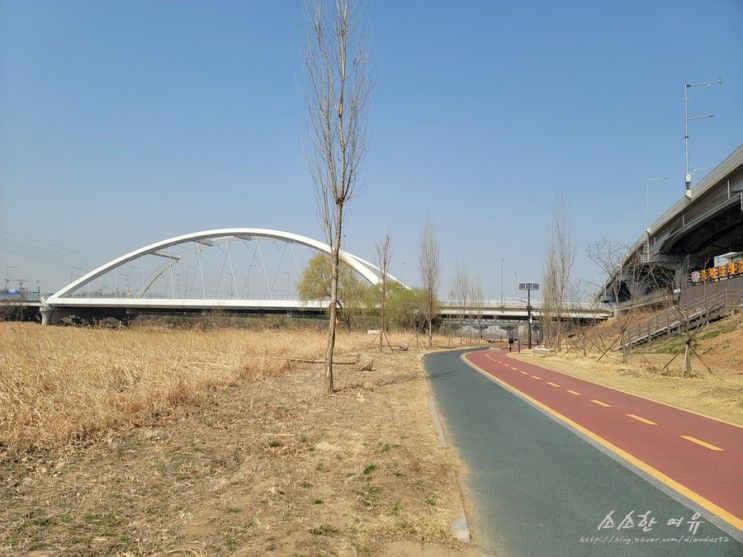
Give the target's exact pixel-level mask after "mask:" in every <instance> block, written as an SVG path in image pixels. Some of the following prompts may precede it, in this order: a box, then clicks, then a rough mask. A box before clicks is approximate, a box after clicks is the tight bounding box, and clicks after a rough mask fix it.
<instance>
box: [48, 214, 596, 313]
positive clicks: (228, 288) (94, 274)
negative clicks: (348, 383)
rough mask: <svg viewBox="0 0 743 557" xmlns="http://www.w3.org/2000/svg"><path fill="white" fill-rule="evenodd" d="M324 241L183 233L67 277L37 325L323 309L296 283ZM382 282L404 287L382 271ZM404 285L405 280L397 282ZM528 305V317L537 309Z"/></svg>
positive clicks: (369, 269)
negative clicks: (145, 315) (213, 312)
mask: <svg viewBox="0 0 743 557" xmlns="http://www.w3.org/2000/svg"><path fill="white" fill-rule="evenodd" d="M317 252H324V253H330V246H328V245H327V244H326V243H324V242H319V241H317V240H314V239H312V238H308V237H306V236H301V235H299V234H293V233H290V232H282V231H279V230H269V229H264V228H220V229H215V230H205V231H203V232H194V233H191V234H184V235H182V236H176V237H174V238H168V239H166V240H162V241H160V242H156V243H154V244H150V245H147V246H144V247H142V248H139V249H136V250H134V251H131V252H129V253H126V254H124V255H122V256H121V257H118V258H116V259H114V260H112V261H109V262H108V263H105V264H103V265H101V266H100V267H98V268H96V269H93V270H92V271H90V272H89V273H87V274H85V275H83V276H81V277H80V278H78V279H76V280H74V281H72V282H71V283H70V284H68V285H67V286H65V287H64V288H62V289H60V290H59V291H58V292H56V293H55V294H53V295H52V296H50V297H49V298H47V299H46V300H42V303H41V307H40V309H39V311H40V313H41V317H42V324H45V325H47V324H53V323H57V322H59V321H60V320H61V319H63V318H64V317H66V316H70V315H76V316H78V317H81V318H83V319H95V318H101V317H115V318H118V319H122V320H128V319H129V318H130V317H132V316H136V315H138V314H143V313H176V312H204V311H210V310H215V309H222V310H226V311H235V312H253V313H287V312H291V313H301V314H305V315H306V314H322V313H323V312H324V311H325V310H326V309H327V306H328V304H329V300H328V299H327V298H326V299H322V300H316V301H311V302H306V303H305V302H302V301H301V300H299V299H298V296H297V294H296V292H297V288H296V285H297V283H298V282H299V279H300V276H301V275H302V272H303V270H304V268H305V267H306V264H307V262H308V261H309V259H310V258H311V257H312V256H313V255H315V254H316V253H317ZM340 257H341V259H342V260H343V261H344V262H345V263H346V264H348V266H349V267H351V269H353V270H354V271H356V273H358V274H359V275H360V276H361V277H362V278H363V279H364V280H365V281H366V282H368V283H369V284H372V285H377V284H379V282H380V281H381V271H380V269H379V267H377V266H376V265H374V264H373V263H370V262H369V261H366V260H364V259H362V258H360V257H357V256H356V255H353V254H351V253H349V252H346V251H341V253H340ZM388 279H390V280H393V281H396V282H399V283H400V284H403V283H402V281H400V280H399V279H397V278H395V277H394V276H392V275H389V274H388ZM403 285H404V284H403ZM536 305H537V304H536V303H535V304H533V305H532V308H533V309H534V310H535V311H534V312H533V314H534V315H535V316H536V315H538V314H539V309H538V308H537V307H535V306H536ZM441 306H442V309H441V317H443V318H445V319H446V318H449V319H451V318H453V317H456V316H457V315H461V314H465V315H469V316H470V317H471V316H472V315H475V314H477V315H478V316H479V317H478V318H482V319H484V320H489V321H491V322H494V321H502V320H525V319H526V318H527V315H528V311H527V307H526V304H525V303H524V302H523V301H522V300H507V301H505V303H503V302H501V303H500V304H498V303H495V302H483V303H482V304H481V307H479V308H473V307H463V306H462V304H460V303H458V302H457V301H450V302H443V303H442V304H441ZM609 315H610V312H609V311H608V309H607V308H606V307H597V304H595V303H593V304H578V305H573V306H571V308H570V311H569V312H567V313H566V317H569V318H571V319H578V320H584V321H592V320H596V319H606V318H607V317H608V316H609Z"/></svg>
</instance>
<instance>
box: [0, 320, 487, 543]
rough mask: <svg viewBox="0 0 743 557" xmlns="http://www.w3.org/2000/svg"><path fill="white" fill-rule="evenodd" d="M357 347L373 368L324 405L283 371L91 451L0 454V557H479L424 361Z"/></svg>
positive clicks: (117, 434)
mask: <svg viewBox="0 0 743 557" xmlns="http://www.w3.org/2000/svg"><path fill="white" fill-rule="evenodd" d="M28 334H33V333H32V332H31V333H28ZM121 334H123V335H125V334H126V332H122V333H121ZM184 334H187V333H184ZM214 334H219V333H218V332H217V333H214ZM265 334H267V335H270V334H272V332H270V331H267V332H266V333H265ZM297 342H300V343H301V339H300V338H298V339H297ZM364 343H365V349H363V350H362V351H361V352H362V353H361V359H363V358H364V357H365V356H368V357H370V358H372V359H373V360H374V369H373V370H372V371H358V370H357V369H356V368H355V367H354V366H346V365H344V366H339V367H338V369H337V388H338V392H336V393H335V394H333V395H331V396H328V395H326V394H325V393H324V392H323V389H322V380H321V375H322V369H321V366H319V365H314V364H295V365H292V366H289V367H288V369H286V368H283V369H281V370H279V371H277V372H276V373H272V374H269V375H262V376H256V377H254V378H250V377H240V378H238V379H236V380H234V381H230V382H229V383H227V384H225V385H221V386H218V387H214V386H212V387H211V388H210V389H209V390H208V392H207V393H206V394H205V395H204V397H202V398H200V399H199V400H198V403H194V402H193V401H184V404H183V405H182V406H179V407H178V408H177V409H175V410H173V411H171V412H169V413H167V414H166V415H161V416H155V417H154V418H153V419H152V420H150V421H149V422H147V423H144V424H143V425H136V424H135V425H133V426H131V425H130V426H128V427H127V428H125V429H122V430H117V429H112V430H110V431H109V432H108V433H107V434H105V435H97V436H95V437H93V438H91V439H90V440H89V441H87V442H85V441H79V442H72V443H67V444H65V445H63V446H61V447H54V446H52V447H49V448H33V449H24V450H12V449H10V448H8V447H5V448H2V447H0V554H6V555H16V554H24V553H29V552H35V553H34V554H36V555H94V554H95V555H98V554H117V555H139V554H163V555H265V554H268V555H271V554H275V555H294V554H301V555H309V554H312V555H357V554H359V555H364V554H371V555H379V554H382V555H411V556H412V555H455V554H456V555H459V554H463V553H464V554H475V550H474V549H473V547H472V545H471V544H465V543H462V542H460V541H458V540H456V539H454V538H453V536H452V534H451V531H450V523H451V521H452V520H453V519H454V518H456V516H457V514H458V513H459V511H460V504H461V503H460V501H461V500H460V496H459V491H458V480H457V463H456V461H455V459H454V457H453V456H452V454H451V452H450V451H449V450H446V449H441V448H440V447H439V444H438V439H437V434H436V431H435V428H434V425H433V422H432V420H431V415H430V413H429V410H428V407H427V401H428V398H429V393H428V388H427V385H426V382H425V378H424V376H423V373H422V369H421V366H420V357H421V354H422V352H423V350H422V349H421V350H416V349H415V348H414V344H413V346H412V347H411V349H410V350H409V351H406V352H396V353H394V354H389V353H388V354H383V355H380V354H378V353H376V352H375V349H374V348H373V347H371V346H369V343H368V341H367V340H364ZM340 359H343V358H340ZM172 371H173V373H177V372H178V370H177V369H173V370H172Z"/></svg>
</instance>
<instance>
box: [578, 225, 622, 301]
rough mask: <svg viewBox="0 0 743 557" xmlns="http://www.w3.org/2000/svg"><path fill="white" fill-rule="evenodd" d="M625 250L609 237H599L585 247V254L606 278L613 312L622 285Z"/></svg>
mask: <svg viewBox="0 0 743 557" xmlns="http://www.w3.org/2000/svg"><path fill="white" fill-rule="evenodd" d="M626 251H627V248H626V247H625V246H623V245H622V244H620V243H618V242H613V241H612V240H610V239H609V238H601V239H600V240H597V241H595V242H593V243H592V244H589V245H588V247H587V248H586V255H588V258H589V259H590V260H591V261H593V262H594V263H595V264H596V266H597V267H598V268H599V269H601V272H602V273H603V275H604V277H605V279H606V282H607V284H608V286H609V290H610V291H611V303H612V304H613V305H614V307H615V313H616V307H617V305H618V304H619V291H620V289H621V287H622V277H621V275H622V260H623V259H624V254H625V252H626Z"/></svg>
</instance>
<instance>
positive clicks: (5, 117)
mask: <svg viewBox="0 0 743 557" xmlns="http://www.w3.org/2000/svg"><path fill="white" fill-rule="evenodd" d="M365 21H366V22H367V24H368V27H369V30H370V37H371V58H372V60H373V63H374V69H375V74H376V86H375V89H374V90H373V92H372V96H371V111H370V120H369V128H370V133H371V137H370V140H371V141H370V151H369V155H368V159H367V162H366V165H365V167H364V172H363V175H362V178H361V190H360V194H359V195H358V197H357V198H356V199H354V200H353V202H352V205H351V206H350V211H349V220H348V224H347V228H346V231H347V235H346V239H345V244H344V246H343V247H344V248H346V249H348V250H349V251H352V252H354V253H356V254H357V255H360V256H362V257H366V258H373V257H374V244H375V243H376V242H379V241H380V240H381V238H382V237H383V235H384V233H385V231H387V230H389V232H390V234H391V236H392V242H393V263H392V266H393V272H395V273H398V274H399V273H400V272H402V274H403V278H404V279H405V280H406V281H408V282H416V281H417V236H418V231H419V230H420V228H421V225H422V224H423V221H424V219H425V218H426V215H430V216H431V218H432V219H433V220H434V221H435V223H436V228H437V232H438V235H439V239H440V243H441V255H442V263H443V268H442V275H443V276H442V288H441V292H440V294H441V295H442V296H446V294H447V293H448V290H449V283H450V280H451V277H452V276H453V275H454V269H455V266H456V263H457V261H458V260H459V261H461V262H462V263H463V264H464V265H466V266H467V267H468V268H469V269H470V271H471V272H472V273H473V274H476V275H479V276H480V277H481V280H482V282H483V286H484V290H485V293H486V295H488V296H492V297H498V296H500V268H501V261H500V260H501V258H505V259H506V262H505V264H504V265H503V267H504V291H505V292H504V293H505V295H506V296H509V295H512V294H513V290H514V272H516V273H518V277H519V280H522V281H524V280H531V281H537V282H538V281H539V280H540V278H541V270H542V258H543V252H544V238H545V228H546V224H547V221H548V219H549V215H550V212H551V208H552V205H553V202H554V200H555V196H556V195H558V194H562V195H563V196H564V198H565V201H566V203H567V205H568V207H569V208H570V212H571V215H572V221H573V227H574V230H575V235H576V240H577V242H578V244H579V252H578V257H577V260H576V267H575V271H576V277H577V278H579V279H581V280H585V281H598V280H599V276H598V272H597V270H596V269H594V268H593V265H592V263H591V262H590V261H588V260H587V258H586V257H585V246H586V244H588V243H589V242H591V241H593V240H596V239H599V238H601V237H602V236H609V237H611V238H613V239H615V240H617V241H623V242H627V243H631V242H632V241H634V240H635V239H636V237H637V236H638V235H639V233H640V231H641V230H642V228H643V226H644V222H645V195H646V180H647V178H649V177H655V176H668V177H669V180H668V181H667V182H665V183H662V184H661V183H659V184H655V185H653V186H652V208H653V213H654V214H656V215H657V214H659V213H660V212H662V210H663V209H665V208H666V207H667V206H668V205H670V204H671V203H672V202H673V201H675V200H676V199H677V198H678V197H679V196H680V194H681V192H682V189H683V143H682V135H683V127H682V126H683V82H684V79H689V80H690V81H707V80H710V79H716V78H718V77H721V78H722V79H723V86H722V87H713V88H709V89H706V90H704V91H702V92H701V93H700V94H699V95H698V96H697V97H695V98H694V99H693V100H692V102H691V113H692V115H695V114H701V113H706V112H715V113H716V114H717V116H716V117H715V118H713V119H711V120H704V121H699V122H692V123H691V124H690V126H691V128H690V132H691V133H690V135H691V140H690V152H691V166H692V168H704V167H709V166H713V165H715V164H716V163H718V162H719V161H720V160H721V159H723V158H724V157H725V156H726V155H728V154H729V153H730V152H731V151H732V150H734V149H735V148H736V147H737V146H738V145H739V144H740V143H741V142H743V133H741V131H742V130H743V62H742V61H741V60H742V59H741V52H743V33H741V31H740V30H741V29H742V28H743V2H740V1H739V0H738V1H736V0H713V1H697V2H693V1H676V2H660V1H659V2H644V1H636V2H631V1H630V2H613V3H608V2H559V3H558V2H432V1H426V2H392V1H375V2H368V3H367V5H366V10H365ZM303 40H304V26H303V21H302V17H301V7H300V4H299V3H297V2H294V1H284V2H276V1H260V2H258V1H255V2H253V1H250V2H249V1H243V2H223V1H220V2H167V1H147V2H141V1H127V2H100V1H92V0H91V1H86V2H82V1H65V2H56V1H55V2H52V1H35V2H28V1H25V0H19V1H15V0H0V274H1V275H3V276H4V274H5V271H6V268H8V267H11V271H10V274H11V276H12V275H21V276H24V278H28V279H30V280H32V281H35V280H40V281H41V285H42V289H44V290H48V289H55V288H58V287H60V286H62V285H63V284H64V282H65V280H69V278H70V276H71V275H72V274H75V273H78V274H79V272H80V271H81V270H83V268H85V267H86V266H89V265H90V264H93V263H95V262H104V261H106V260H108V259H111V258H113V257H115V256H118V255H120V254H122V253H124V252H126V251H129V250H130V249H134V248H137V247H139V246H141V245H144V244H147V243H151V242H154V241H156V240H159V239H163V238H166V237H169V236H174V235H177V234H182V233H186V232H191V231H196V230H201V229H207V228H218V227H226V226H246V227H250V226H255V227H266V228H276V229H283V230H287V231H291V232H297V233H301V234H306V235H309V236H313V237H317V238H320V237H321V236H322V235H321V231H320V227H319V225H318V222H317V219H316V216H315V210H314V207H315V204H314V190H313V187H312V183H311V179H310V176H309V174H308V172H307V167H306V163H305V157H304V155H303V151H302V141H303V138H304V137H305V133H304V122H305V105H304V97H303V82H304V68H303V58H302V55H303V51H302V45H303ZM704 173H705V171H704V170H700V171H698V173H697V178H699V177H701V176H703V175H704ZM11 242H12V243H11ZM39 242H44V243H43V244H41V243H39ZM18 246H21V247H18ZM2 248H5V249H2ZM32 248H33V249H32ZM70 250H74V251H70ZM11 252H15V253H11ZM18 253H23V254H25V255H23V256H20V255H18ZM29 255H33V256H34V257H29ZM42 259H46V261H42ZM60 259H61V260H64V261H65V263H66V264H67V266H65V265H60V264H58V263H57V261H59V260H60ZM50 261H54V263H50ZM403 264H404V270H403ZM71 266H72V267H80V269H79V270H76V269H71V268H70V267H71ZM12 267H15V269H14V268H12ZM85 270H87V269H85ZM0 278H1V277H0Z"/></svg>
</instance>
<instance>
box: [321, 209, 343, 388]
mask: <svg viewBox="0 0 743 557" xmlns="http://www.w3.org/2000/svg"><path fill="white" fill-rule="evenodd" d="M342 226H343V205H342V204H340V203H336V204H335V239H334V241H333V246H332V250H331V256H330V269H331V274H330V276H331V278H330V308H329V309H330V319H329V320H328V321H329V323H328V344H327V348H326V350H325V388H326V390H327V392H328V393H332V392H333V390H334V386H333V352H334V351H335V329H336V321H337V318H338V264H339V260H340V245H341V238H342V237H343V231H342Z"/></svg>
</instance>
